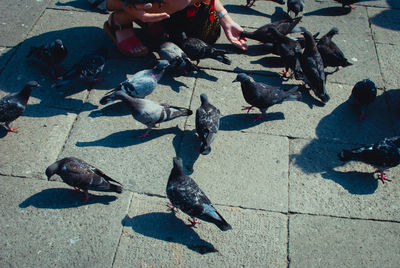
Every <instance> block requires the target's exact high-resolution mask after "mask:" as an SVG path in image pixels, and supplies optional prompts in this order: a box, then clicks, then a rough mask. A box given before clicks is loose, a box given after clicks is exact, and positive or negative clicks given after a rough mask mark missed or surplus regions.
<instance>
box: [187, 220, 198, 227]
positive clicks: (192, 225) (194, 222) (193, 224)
mask: <svg viewBox="0 0 400 268" xmlns="http://www.w3.org/2000/svg"><path fill="white" fill-rule="evenodd" d="M188 221H190V223H191V224H190V226H191V227H195V226H196V224H197V223H200V222H199V220H198V219H196V218H189V219H188Z"/></svg>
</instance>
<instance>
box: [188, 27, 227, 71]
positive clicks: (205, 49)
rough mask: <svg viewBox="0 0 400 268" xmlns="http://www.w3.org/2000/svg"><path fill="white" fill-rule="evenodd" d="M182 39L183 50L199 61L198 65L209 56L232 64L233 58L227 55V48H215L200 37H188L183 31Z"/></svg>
mask: <svg viewBox="0 0 400 268" xmlns="http://www.w3.org/2000/svg"><path fill="white" fill-rule="evenodd" d="M182 39H183V41H182V45H181V48H182V50H183V51H185V53H186V54H187V55H188V56H189V58H190V59H191V60H195V61H197V65H198V64H199V62H200V60H201V59H207V58H211V59H214V60H217V61H219V62H222V63H224V64H227V65H230V64H231V60H230V59H229V58H228V57H227V56H226V55H225V54H226V53H227V52H226V51H225V50H222V49H215V48H213V47H212V46H210V45H209V44H207V43H206V42H204V41H202V40H200V39H198V38H195V37H187V36H186V34H185V33H184V32H182Z"/></svg>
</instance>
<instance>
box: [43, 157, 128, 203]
mask: <svg viewBox="0 0 400 268" xmlns="http://www.w3.org/2000/svg"><path fill="white" fill-rule="evenodd" d="M54 174H57V175H59V176H60V177H61V179H62V180H63V181H64V182H65V183H66V184H68V185H71V186H72V187H74V188H75V190H77V191H80V190H83V192H84V193H85V198H84V199H83V201H87V200H88V199H89V190H94V191H102V192H116V193H119V194H120V193H122V184H121V183H119V182H118V181H116V180H114V179H113V178H110V177H109V176H107V175H106V174H104V172H103V171H101V170H100V169H97V168H95V167H94V166H92V165H90V164H88V163H86V162H85V161H83V160H81V159H78V158H76V157H66V158H63V159H61V160H58V161H56V162H54V163H53V164H51V165H50V166H49V167H48V168H47V169H46V176H47V179H48V180H50V178H51V177H52V176H53V175H54ZM79 189H80V190H79Z"/></svg>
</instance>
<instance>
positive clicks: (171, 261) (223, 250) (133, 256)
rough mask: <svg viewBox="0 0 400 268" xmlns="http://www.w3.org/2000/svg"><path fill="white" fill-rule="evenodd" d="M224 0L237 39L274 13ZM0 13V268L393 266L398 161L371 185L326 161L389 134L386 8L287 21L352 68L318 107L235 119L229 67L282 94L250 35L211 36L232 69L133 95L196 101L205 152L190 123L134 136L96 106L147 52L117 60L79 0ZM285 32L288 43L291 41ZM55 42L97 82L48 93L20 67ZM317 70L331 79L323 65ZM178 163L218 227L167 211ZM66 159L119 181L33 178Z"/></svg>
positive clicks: (45, 78)
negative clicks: (365, 92) (1, 113)
mask: <svg viewBox="0 0 400 268" xmlns="http://www.w3.org/2000/svg"><path fill="white" fill-rule="evenodd" d="M244 3H245V0H226V1H224V4H225V7H226V9H227V10H228V11H229V13H230V14H231V15H232V17H233V18H234V19H235V20H236V21H237V22H238V23H239V24H240V25H241V26H242V27H244V28H245V29H246V30H254V29H256V28H257V27H260V26H262V25H264V24H265V23H268V22H270V21H276V20H278V19H281V18H283V17H284V15H285V10H286V6H279V5H277V4H275V3H273V2H270V1H257V2H256V6H255V7H253V8H250V9H245V8H242V7H241V6H240V5H242V4H244ZM0 7H2V9H1V11H0V14H1V15H2V16H1V20H0V33H1V34H2V39H1V41H0V97H3V96H5V95H6V94H8V93H11V92H17V91H19V90H21V88H22V87H23V85H24V84H25V83H26V82H27V81H29V80H37V81H38V82H39V83H40V84H41V85H42V88H40V89H36V90H34V91H33V92H32V97H31V98H30V100H29V104H28V107H27V109H26V111H25V112H24V114H23V116H21V117H20V118H18V119H17V120H16V121H15V122H13V124H12V125H13V126H17V127H19V132H18V133H7V132H6V131H5V128H4V127H0V153H1V156H2V157H1V158H0V216H1V217H0V227H1V229H2V232H1V233H0V241H1V242H0V244H1V247H0V267H67V266H68V267H71V266H72V267H188V266H194V267H290V266H293V267H360V266H362V267H365V266H368V267H376V266H380V267H398V266H400V263H399V260H400V251H399V248H400V239H399V238H400V237H399V236H400V216H399V215H400V214H399V212H400V196H399V193H400V168H399V167H395V168H392V169H390V171H388V173H387V175H388V176H389V177H390V178H391V179H392V182H390V183H385V184H382V183H381V182H380V181H379V180H377V179H376V177H374V174H373V171H374V168H373V167H371V166H369V165H366V164H362V163H358V162H350V163H346V164H344V163H341V162H340V161H339V160H338V159H337V153H338V152H340V151H341V150H342V149H344V148H352V147H356V146H359V145H360V144H364V143H367V144H368V143H373V142H375V141H377V140H378V139H380V138H382V137H387V136H394V135H398V133H399V131H400V125H399V123H398V122H399V121H400V110H399V109H398V107H399V105H400V91H399V89H400V82H399V80H398V79H399V78H398V77H399V72H398V69H399V60H400V59H399V48H400V43H399V30H400V28H399V16H398V14H399V8H400V5H399V3H398V1H394V0H384V1H377V0H371V1H362V2H360V3H358V4H356V9H355V10H352V11H351V12H350V13H346V12H343V11H342V10H341V8H340V4H337V3H336V2H333V1H330V0H329V1H328V0H324V1H312V0H310V1H306V8H305V11H304V17H303V20H302V22H301V23H300V25H301V26H305V27H306V28H308V29H309V30H310V31H311V32H313V33H315V32H320V35H323V34H325V33H326V32H327V31H328V30H330V29H331V28H332V27H334V26H336V27H338V28H339V34H338V35H337V36H335V37H334V41H335V42H336V43H337V44H338V46H339V47H341V48H342V50H343V51H344V54H345V55H346V57H347V58H348V59H349V60H350V61H351V62H353V63H354V65H353V66H351V67H347V68H344V69H343V70H340V71H338V72H336V73H334V74H331V75H328V79H327V91H328V93H329V94H330V96H331V100H330V101H329V102H328V103H327V104H325V105H323V104H322V103H321V102H319V101H318V100H317V99H316V98H315V97H314V94H313V93H312V92H311V93H310V92H308V91H303V99H302V100H301V101H298V102H285V103H283V104H279V105H275V106H273V107H271V108H270V109H269V110H268V111H267V115H266V117H265V118H264V119H263V120H260V121H257V122H254V120H253V118H254V116H256V115H258V114H259V111H258V110H257V109H254V110H253V111H251V112H250V113H249V114H246V112H245V111H242V110H241V108H242V106H243V105H247V103H246V102H245V100H244V98H243V95H242V92H241V88H240V84H239V83H232V80H233V79H234V78H235V77H236V75H237V73H239V72H247V73H249V74H250V75H251V76H252V77H253V78H254V80H256V81H259V82H264V83H268V84H271V85H274V86H281V87H283V88H284V89H289V88H291V87H293V86H296V85H299V84H300V83H299V82H298V81H295V80H288V81H283V80H282V79H281V78H280V77H279V74H278V73H279V72H280V71H281V70H282V69H283V68H282V64H281V63H280V60H279V57H276V56H274V55H271V54H268V50H267V49H266V48H265V46H263V45H260V44H259V43H258V42H256V41H252V40H249V42H248V43H249V50H248V51H246V52H239V51H237V50H236V49H235V48H234V47H232V46H231V45H230V44H229V43H228V41H227V39H226V37H225V36H224V35H223V33H222V36H221V38H220V40H219V41H218V43H217V44H216V45H215V46H216V47H218V48H223V49H227V50H228V51H229V57H230V58H231V59H232V65H230V66H228V65H224V64H221V63H219V62H216V61H214V60H202V61H201V62H200V65H199V66H200V67H201V68H202V69H201V71H200V72H198V73H193V74H190V75H189V76H187V77H177V78H172V77H170V76H169V75H168V74H166V75H165V76H164V77H163V79H162V80H161V81H160V83H159V85H158V86H157V88H156V90H155V91H154V92H153V93H152V94H151V95H150V96H148V97H147V98H148V99H151V100H154V101H157V102H160V103H168V104H172V105H178V106H183V107H187V108H190V109H192V110H193V112H195V110H196V109H197V108H198V107H199V105H200V100H199V96H200V94H201V93H206V94H207V95H208V96H209V99H210V102H211V103H213V104H214V105H215V106H217V107H218V108H219V109H220V110H221V113H222V118H221V127H220V130H219V133H218V134H217V137H216V139H215V140H214V143H213V145H212V151H211V153H210V154H209V155H206V156H204V155H200V154H199V151H198V150H199V140H198V137H197V135H196V133H195V130H194V129H195V115H194V114H193V115H192V116H189V117H187V118H178V119H175V120H173V121H171V122H166V123H162V124H161V126H160V127H159V128H155V129H154V130H152V131H151V132H150V134H149V136H148V137H147V138H146V139H144V140H142V139H140V138H139V137H138V136H139V135H140V134H141V133H142V132H143V131H144V130H145V126H144V125H142V124H141V123H139V122H137V121H135V120H134V119H133V118H132V116H131V114H130V113H129V111H128V110H127V109H126V108H125V107H124V106H123V105H122V104H121V103H118V102H115V103H112V104H108V105H105V106H103V105H100V104H99V100H100V98H101V97H102V96H103V95H104V94H105V93H106V92H107V91H108V90H110V89H112V88H114V87H116V86H117V85H118V84H119V83H120V82H122V81H124V80H125V79H126V77H127V76H129V75H132V74H134V73H136V72H138V71H140V70H143V69H148V68H151V67H152V66H153V65H154V63H155V61H156V58H157V54H153V55H149V56H147V57H144V58H140V59H134V58H130V59H128V58H126V57H124V56H122V55H121V54H119V53H118V52H117V51H116V49H115V46H114V44H112V42H111V41H110V39H109V38H108V37H107V36H106V35H105V34H104V32H103V30H102V25H103V23H104V21H105V20H106V19H107V15H105V14H100V13H98V12H92V11H89V10H88V3H87V1H83V0H82V1H81V0H70V1H69V0H61V1H57V0H53V1H48V0H44V1H33V2H29V1H28V2H26V1H16V2H15V1H13V2H11V1H3V2H2V3H0ZM293 36H298V34H293ZM55 38H61V39H62V40H63V41H64V43H65V44H66V45H67V47H68V49H69V55H68V57H67V58H66V60H65V61H64V62H63V64H62V65H63V66H64V67H65V68H66V69H68V68H70V67H71V66H73V64H74V63H75V62H77V61H78V60H79V59H80V58H81V57H82V56H83V55H85V54H87V53H90V52H92V51H93V50H95V49H97V48H99V47H102V46H105V47H106V48H107V49H108V51H109V55H108V58H107V64H106V67H105V69H104V71H103V73H102V75H101V76H102V77H103V78H104V80H103V81H101V82H99V83H97V84H96V85H95V86H94V88H93V89H91V90H90V89H89V88H88V85H87V84H86V83H84V82H83V81H75V82H73V83H71V84H69V85H65V86H63V87H60V88H53V87H51V85H52V84H53V83H54V82H55V81H54V80H53V79H51V78H50V77H49V75H48V72H47V71H46V70H45V69H43V68H41V67H40V66H39V65H38V64H37V63H34V62H28V61H26V58H25V56H26V54H27V53H28V51H29V48H30V47H31V46H32V45H36V46H39V45H41V44H44V43H46V42H49V41H52V40H54V39H55ZM327 71H332V70H331V69H328V70H327ZM364 78H370V79H372V80H373V81H374V82H375V83H376V85H377V86H378V87H379V88H380V89H379V91H378V97H377V99H376V101H375V102H374V103H373V104H371V105H370V106H369V107H368V109H367V114H366V120H364V121H360V120H359V119H358V114H357V112H356V111H355V110H354V109H353V108H352V107H351V106H350V105H349V103H348V97H349V95H350V92H351V90H352V87H353V85H354V84H355V83H356V82H358V81H359V80H361V79H364ZM175 155H179V156H181V157H182V158H183V163H184V168H185V173H186V174H188V175H190V176H191V177H192V178H193V179H194V180H196V181H197V183H198V184H199V185H200V187H201V188H202V189H203V190H204V191H205V193H206V194H207V195H208V197H209V198H210V200H211V201H212V202H213V203H214V204H215V207H216V208H217V209H218V211H219V212H220V213H221V214H222V215H223V217H224V218H225V219H226V220H227V221H228V222H229V223H230V224H231V225H232V227H233V229H232V230H230V231H227V232H221V231H220V230H219V229H218V228H217V227H216V226H214V225H213V224H210V223H206V222H202V223H201V224H199V225H197V226H196V227H194V228H192V227H189V226H186V224H187V223H188V221H187V218H188V217H187V215H185V214H183V213H182V212H177V213H171V212H170V211H167V206H166V203H167V201H168V199H167V198H166V193H165V187H166V183H167V180H168V176H169V173H170V170H171V168H172V158H173V157H174V156H175ZM66 156H76V157H79V158H82V159H84V160H86V161H87V162H89V163H91V164H93V165H94V166H96V167H99V168H100V169H102V170H103V171H104V172H105V173H106V174H108V175H109V176H111V177H113V178H115V179H117V180H119V181H121V182H122V183H123V184H124V188H125V191H124V192H123V193H122V194H120V195H118V194H114V193H113V194H111V193H98V192H97V193H96V192H94V191H93V192H91V193H92V194H94V196H93V197H92V198H91V199H89V201H88V202H87V203H83V202H81V201H80V198H81V197H82V194H77V193H73V192H70V191H69V190H68V189H70V188H71V187H69V186H68V185H66V184H63V183H61V182H59V180H60V178H59V177H58V176H55V177H54V178H55V180H57V181H50V182H49V181H47V180H45V179H46V177H45V175H44V170H45V169H46V167H47V166H48V165H50V164H51V163H53V162H54V161H56V160H57V159H60V158H62V157H66Z"/></svg>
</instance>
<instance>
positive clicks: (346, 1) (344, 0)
mask: <svg viewBox="0 0 400 268" xmlns="http://www.w3.org/2000/svg"><path fill="white" fill-rule="evenodd" d="M335 1H336V2H338V3H341V4H342V7H343V8H345V7H346V6H348V7H349V8H351V9H354V8H355V7H354V6H352V4H355V3H357V2H360V0H335Z"/></svg>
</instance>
